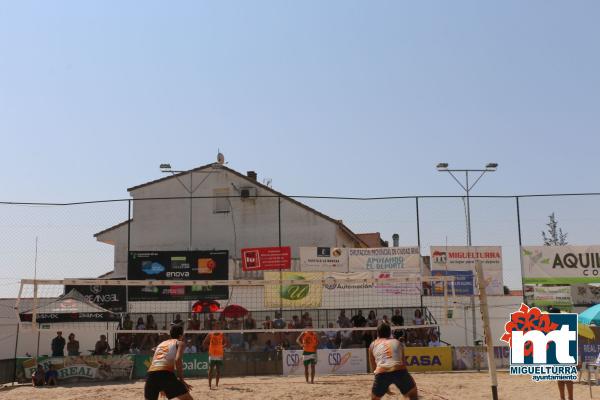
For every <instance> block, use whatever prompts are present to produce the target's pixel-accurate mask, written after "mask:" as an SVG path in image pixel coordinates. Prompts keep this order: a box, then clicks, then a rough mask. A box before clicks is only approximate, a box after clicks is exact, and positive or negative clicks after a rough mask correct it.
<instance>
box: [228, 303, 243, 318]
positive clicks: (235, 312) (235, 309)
mask: <svg viewBox="0 0 600 400" xmlns="http://www.w3.org/2000/svg"><path fill="white" fill-rule="evenodd" d="M223 315H224V316H225V317H226V318H242V317H245V316H246V315H248V310H246V309H245V308H244V307H242V306H238V305H237V304H232V305H229V306H227V307H225V308H224V309H223Z"/></svg>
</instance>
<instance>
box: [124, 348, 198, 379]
mask: <svg viewBox="0 0 600 400" xmlns="http://www.w3.org/2000/svg"><path fill="white" fill-rule="evenodd" d="M151 360H152V356H151V355H145V354H137V355H136V356H135V363H134V366H133V378H134V379H142V378H145V377H146V373H147V372H148V367H150V362H151ZM183 376H185V377H187V378H190V377H198V376H208V353H194V354H184V355H183Z"/></svg>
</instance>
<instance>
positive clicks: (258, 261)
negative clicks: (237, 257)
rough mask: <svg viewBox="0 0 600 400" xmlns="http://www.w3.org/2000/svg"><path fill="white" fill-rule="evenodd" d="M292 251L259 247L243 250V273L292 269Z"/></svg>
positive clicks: (288, 248)
mask: <svg viewBox="0 0 600 400" xmlns="http://www.w3.org/2000/svg"><path fill="white" fill-rule="evenodd" d="M291 260H292V249H291V248H290V247H289V246H286V247H257V248H252V249H242V271H265V270H273V269H277V270H279V269H290V268H291V266H292V261H291Z"/></svg>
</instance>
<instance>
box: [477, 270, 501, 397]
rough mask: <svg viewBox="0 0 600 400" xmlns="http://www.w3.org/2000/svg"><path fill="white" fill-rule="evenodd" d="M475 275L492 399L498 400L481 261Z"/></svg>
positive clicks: (492, 345)
mask: <svg viewBox="0 0 600 400" xmlns="http://www.w3.org/2000/svg"><path fill="white" fill-rule="evenodd" d="M475 271H476V273H477V283H478V286H479V309H480V311H481V317H482V319H483V334H484V337H485V342H486V343H485V344H486V347H487V359H488V371H489V373H490V382H491V387H492V399H493V400H498V377H497V376H496V360H495V359H494V344H493V342H492V333H491V331H490V315H489V312H488V305H487V293H486V286H487V285H486V283H485V281H484V278H483V269H482V267H481V261H477V263H476V264H475Z"/></svg>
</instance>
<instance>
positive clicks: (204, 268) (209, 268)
mask: <svg viewBox="0 0 600 400" xmlns="http://www.w3.org/2000/svg"><path fill="white" fill-rule="evenodd" d="M216 267H217V263H216V262H215V260H213V259H212V258H199V259H198V273H199V274H212V273H213V271H214V270H215V268H216Z"/></svg>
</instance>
